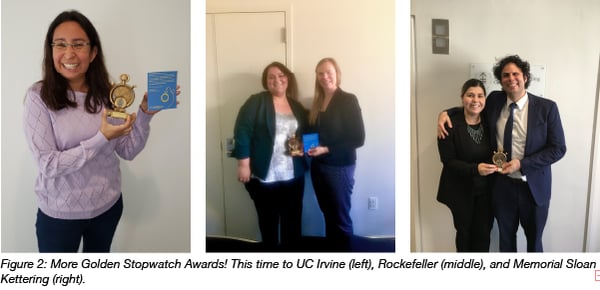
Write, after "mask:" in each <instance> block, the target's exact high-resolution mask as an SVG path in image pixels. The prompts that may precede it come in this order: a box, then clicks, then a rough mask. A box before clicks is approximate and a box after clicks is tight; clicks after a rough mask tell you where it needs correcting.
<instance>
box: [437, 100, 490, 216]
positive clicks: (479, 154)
mask: <svg viewBox="0 0 600 290" xmlns="http://www.w3.org/2000/svg"><path fill="white" fill-rule="evenodd" d="M460 109H461V110H460V111H457V112H456V114H453V115H452V116H451V117H450V119H451V121H452V125H453V127H452V128H446V129H447V130H448V132H449V135H448V136H447V137H446V138H445V139H438V151H439V154H440V159H441V161H442V163H443V168H442V174H441V176H440V181H439V186H438V192H437V200H438V201H439V202H441V203H443V204H445V205H447V206H448V207H449V208H450V209H451V210H453V211H454V210H463V209H466V208H467V206H468V204H469V203H470V201H471V199H472V198H473V197H474V196H478V195H481V194H490V188H489V177H486V176H481V175H479V172H478V170H477V166H478V164H479V163H481V162H485V163H492V160H491V159H492V154H493V152H492V149H491V147H490V137H489V136H490V130H489V126H487V123H486V122H485V119H484V118H483V116H482V118H481V122H482V126H483V129H484V132H485V133H484V137H483V139H482V140H481V143H480V144H475V143H474V142H473V140H472V139H471V137H470V136H469V134H468V133H467V126H468V125H467V123H466V122H465V117H464V112H463V110H462V108H460Z"/></svg>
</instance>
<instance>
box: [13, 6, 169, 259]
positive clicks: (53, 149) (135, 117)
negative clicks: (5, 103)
mask: <svg viewBox="0 0 600 290" xmlns="http://www.w3.org/2000/svg"><path fill="white" fill-rule="evenodd" d="M42 72H43V77H42V80H40V81H38V82H36V83H34V84H33V85H32V86H31V87H30V88H29V89H28V90H27V93H26V97H25V110H24V112H25V113H24V117H23V122H24V124H23V127H24V130H25V136H26V139H27V143H28V145H29V149H30V150H31V152H32V154H33V157H34V159H35V161H36V162H37V166H38V169H39V173H38V176H37V179H36V181H35V193H36V195H37V197H38V212H37V220H36V235H37V240H38V249H39V251H40V252H77V251H78V249H79V246H80V242H81V241H82V240H83V252H109V251H110V246H111V243H112V239H113V236H114V233H115V230H116V228H117V224H118V223H119V220H120V218H121V214H122V211H123V201H122V197H121V172H120V168H119V162H120V161H119V157H120V158H123V159H125V160H132V159H133V158H134V157H135V156H136V155H137V154H138V153H140V151H141V150H142V149H143V148H144V145H145V144H146V141H147V140H148V135H149V133H150V120H151V119H152V117H153V115H154V114H156V113H157V112H158V111H148V110H147V108H148V103H147V95H144V98H143V101H142V103H141V105H140V108H139V111H138V113H137V114H136V113H132V114H131V115H129V116H128V117H127V118H126V119H116V118H110V117H107V111H109V110H113V109H115V108H114V107H113V105H112V104H111V102H110V100H109V95H110V91H111V84H110V81H109V75H108V72H107V69H106V66H105V64H104V55H103V52H102V46H101V44H100V38H99V36H98V33H97V31H96V29H95V28H94V26H93V25H92V23H91V22H90V21H89V20H88V19H87V18H86V17H85V16H84V15H82V14H81V13H79V12H77V11H65V12H62V13H60V14H59V15H58V16H57V17H56V18H55V19H54V21H53V22H52V23H51V24H50V27H49V28H48V32H47V34H46V40H45V42H44V59H43V71H42ZM177 94H179V92H177Z"/></svg>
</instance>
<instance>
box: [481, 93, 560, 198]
mask: <svg viewBox="0 0 600 290" xmlns="http://www.w3.org/2000/svg"><path fill="white" fill-rule="evenodd" d="M528 96H529V103H528V107H527V108H528V110H529V112H528V115H527V137H526V140H525V156H524V157H523V159H522V160H521V173H522V174H523V175H525V176H527V184H528V185H529V189H530V190H531V193H532V195H533V199H534V200H535V203H536V204H537V205H548V204H549V203H550V196H551V189H552V170H551V168H550V165H551V164H553V163H555V162H556V161H558V160H560V159H561V158H562V157H563V156H564V155H565V153H566V152H567V145H566V143H565V135H564V131H563V127H562V122H561V120H560V114H559V113H558V107H557V105H556V103H555V102H554V101H551V100H549V99H544V98H541V97H538V96H535V95H533V94H531V93H528ZM506 100H507V96H506V93H505V92H504V91H493V92H491V93H490V94H489V96H488V97H487V100H486V105H485V110H486V116H487V120H488V123H490V124H493V126H490V131H491V134H492V135H491V136H496V132H497V129H496V126H495V124H496V121H497V120H498V118H499V117H500V112H501V111H502V108H503V107H504V106H506ZM492 147H493V148H494V150H496V147H497V144H496V140H495V139H494V140H493V141H492ZM494 190H495V191H498V194H502V191H503V190H504V189H503V188H494Z"/></svg>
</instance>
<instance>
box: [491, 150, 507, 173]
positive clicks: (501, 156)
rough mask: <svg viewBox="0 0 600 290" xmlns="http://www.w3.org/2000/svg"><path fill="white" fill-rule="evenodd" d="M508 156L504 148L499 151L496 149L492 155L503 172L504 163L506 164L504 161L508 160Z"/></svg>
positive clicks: (499, 170) (499, 169)
mask: <svg viewBox="0 0 600 290" xmlns="http://www.w3.org/2000/svg"><path fill="white" fill-rule="evenodd" d="M506 158H507V155H506V153H505V152H502V150H500V151H498V152H496V151H494V155H493V156H492V162H494V164H496V167H498V172H502V165H503V164H504V162H506Z"/></svg>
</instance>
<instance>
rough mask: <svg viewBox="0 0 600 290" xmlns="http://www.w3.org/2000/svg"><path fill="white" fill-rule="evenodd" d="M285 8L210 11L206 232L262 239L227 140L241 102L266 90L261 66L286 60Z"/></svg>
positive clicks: (230, 136) (208, 15) (207, 27)
mask: <svg viewBox="0 0 600 290" xmlns="http://www.w3.org/2000/svg"><path fill="white" fill-rule="evenodd" d="M284 31H285V12H281V11H278V12H257V13H247V12H246V13H215V14H207V15H206V53H207V57H206V233H207V234H208V235H227V236H234V237H242V238H249V239H256V240H259V239H260V232H259V230H258V223H257V219H256V211H255V209H254V204H253V202H252V200H251V199H250V197H249V195H248V193H247V191H246V190H245V188H244V186H243V185H242V184H241V183H239V182H237V179H236V177H237V160H235V159H234V158H230V157H228V156H227V150H226V143H227V139H228V138H232V137H233V126H234V123H235V119H236V116H237V113H238V110H239V108H240V106H241V105H242V104H243V103H244V101H245V100H246V99H247V98H248V97H249V96H250V95H251V94H254V93H257V92H259V91H262V90H264V89H263V88H262V85H261V76H262V70H263V69H264V67H265V66H267V65H268V64H269V63H271V62H273V61H279V62H281V63H283V64H286V43H285V33H284Z"/></svg>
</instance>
